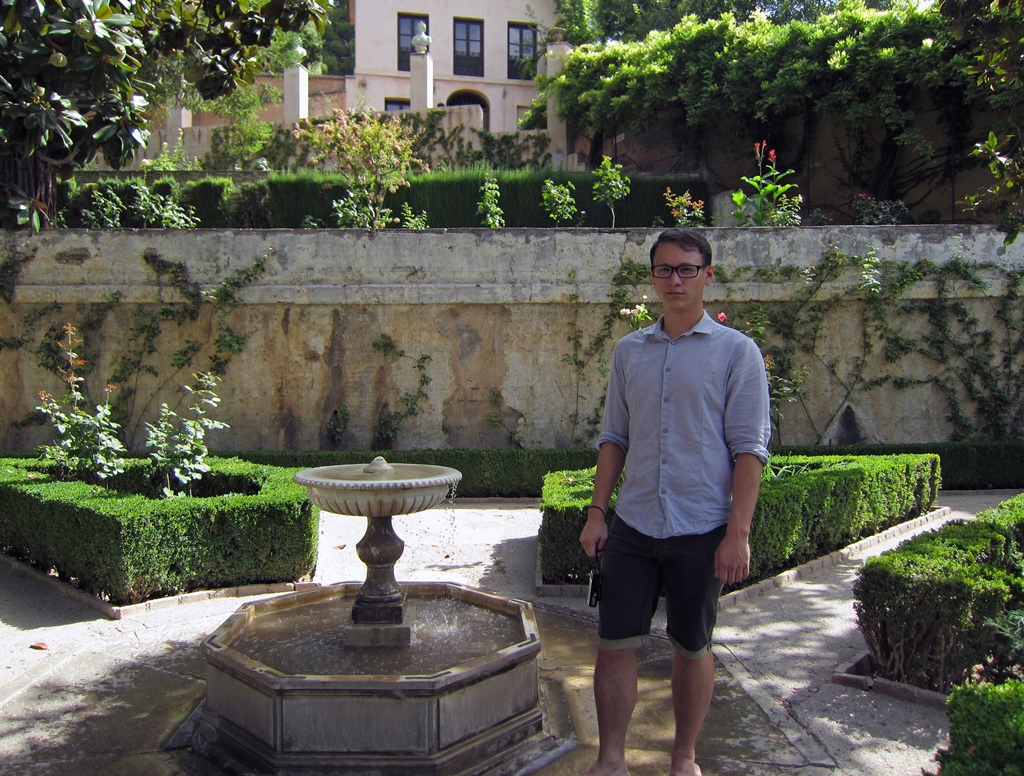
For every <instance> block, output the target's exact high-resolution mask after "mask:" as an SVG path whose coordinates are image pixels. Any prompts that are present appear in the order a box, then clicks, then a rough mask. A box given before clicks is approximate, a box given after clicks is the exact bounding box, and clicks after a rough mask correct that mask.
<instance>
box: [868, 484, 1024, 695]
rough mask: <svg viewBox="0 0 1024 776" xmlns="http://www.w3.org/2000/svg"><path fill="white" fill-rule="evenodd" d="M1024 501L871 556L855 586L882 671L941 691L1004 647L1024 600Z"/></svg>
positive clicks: (895, 678) (966, 677)
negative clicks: (1005, 626)
mask: <svg viewBox="0 0 1024 776" xmlns="http://www.w3.org/2000/svg"><path fill="white" fill-rule="evenodd" d="M1022 532H1024V499H1020V498H1018V499H1016V500H1012V501H1011V502H1004V504H1001V505H1000V506H999V507H998V508H997V509H995V510H989V511H987V512H984V513H982V514H981V515H979V516H978V518H977V519H976V520H974V521H972V522H970V523H963V522H954V523H950V524H948V525H946V526H943V527H942V528H941V529H939V530H937V531H930V532H928V533H924V534H921V535H919V536H916V537H914V538H913V539H910V540H908V541H906V542H903V543H902V544H900V545H899V547H897V548H896V549H895V550H893V551H892V552H887V553H884V554H882V555H880V556H878V557H876V558H870V559H869V560H868V561H867V562H866V563H865V564H864V565H863V566H862V567H861V569H860V571H859V573H858V578H857V581H856V582H855V583H854V590H853V592H854V597H855V599H856V600H855V603H854V608H855V609H856V611H857V624H858V627H859V628H860V630H861V633H863V634H864V639H865V641H866V642H867V645H868V649H869V650H870V652H871V655H872V657H873V658H874V661H875V664H876V666H877V670H878V673H879V674H880V675H881V676H883V677H885V678H887V679H892V680H894V681H899V682H906V683H908V684H913V685H915V686H918V687H924V688H926V689H929V690H936V691H938V692H949V690H950V688H951V687H952V686H954V685H956V684H958V683H961V682H964V681H966V680H967V679H968V678H969V677H970V676H971V674H972V671H973V669H974V668H975V666H978V665H981V664H986V663H988V662H989V661H990V658H991V656H992V655H993V653H994V652H995V651H996V650H997V649H998V640H997V624H998V623H999V622H1000V621H1002V620H1003V619H1004V617H1005V613H1006V611H1007V607H1012V606H1020V605H1021V603H1024V576H1022V574H1021V571H1022V547H1024V544H1022V542H1021V537H1022Z"/></svg>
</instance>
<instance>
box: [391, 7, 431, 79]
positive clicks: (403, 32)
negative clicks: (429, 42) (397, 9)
mask: <svg viewBox="0 0 1024 776" xmlns="http://www.w3.org/2000/svg"><path fill="white" fill-rule="evenodd" d="M417 22H423V23H424V24H425V25H427V34H428V35H429V34H430V17H429V16H419V15H417V14H411V13H400V14H398V69H399V70H404V71H405V72H409V54H410V53H411V52H412V39H413V37H414V36H415V35H416V23H417Z"/></svg>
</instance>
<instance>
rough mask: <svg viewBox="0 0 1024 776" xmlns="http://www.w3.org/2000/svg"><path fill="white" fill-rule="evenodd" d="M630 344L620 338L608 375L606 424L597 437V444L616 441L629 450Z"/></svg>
mask: <svg viewBox="0 0 1024 776" xmlns="http://www.w3.org/2000/svg"><path fill="white" fill-rule="evenodd" d="M627 348H628V345H623V341H622V340H620V341H619V342H618V343H617V344H616V346H615V352H614V354H613V355H612V368H611V373H610V375H609V376H608V393H607V394H606V396H605V404H604V426H603V428H602V431H601V435H600V436H599V437H598V438H597V446H598V447H600V446H601V445H603V444H604V443H605V442H614V443H615V444H617V445H618V446H619V447H621V448H622V449H623V450H625V451H628V450H629V404H628V402H627V400H626V379H625V365H624V363H623V362H624V360H625V352H626V349H627Z"/></svg>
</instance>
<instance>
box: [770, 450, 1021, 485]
mask: <svg viewBox="0 0 1024 776" xmlns="http://www.w3.org/2000/svg"><path fill="white" fill-rule="evenodd" d="M825 451H827V452H828V453H829V455H892V454H894V453H915V454H919V453H935V454H937V455H938V456H939V458H940V460H941V462H942V487H943V488H945V489H946V490H984V489H986V488H1024V440H1020V439H1015V440H1006V441H1002V442H926V443H920V444H901V445H839V446H835V447H827V448H823V447H814V446H809V445H808V446H799V447H795V446H788V447H778V448H776V449H775V450H774V451H773V452H774V453H777V454H779V455H820V454H821V453H822V452H825Z"/></svg>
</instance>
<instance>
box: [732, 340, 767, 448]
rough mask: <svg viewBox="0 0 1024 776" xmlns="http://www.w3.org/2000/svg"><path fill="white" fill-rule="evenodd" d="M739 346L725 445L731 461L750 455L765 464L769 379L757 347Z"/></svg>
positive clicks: (747, 342) (748, 343)
mask: <svg viewBox="0 0 1024 776" xmlns="http://www.w3.org/2000/svg"><path fill="white" fill-rule="evenodd" d="M741 343H742V347H740V348H739V349H738V352H737V357H736V359H735V360H734V362H733V364H732V368H731V369H730V374H729V382H728V390H727V396H726V403H725V417H724V431H725V442H726V445H728V447H729V454H730V455H731V456H732V458H733V460H735V459H736V456H738V455H740V454H741V453H750V454H752V455H756V456H757V457H758V458H759V459H761V463H767V462H768V455H769V452H768V445H769V444H770V443H771V438H772V423H771V406H770V403H769V400H768V375H767V372H766V370H765V366H764V358H763V357H762V355H761V351H760V350H758V347H757V345H756V343H754V341H753V340H750V339H744V340H742V341H741Z"/></svg>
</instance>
